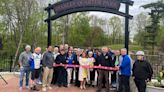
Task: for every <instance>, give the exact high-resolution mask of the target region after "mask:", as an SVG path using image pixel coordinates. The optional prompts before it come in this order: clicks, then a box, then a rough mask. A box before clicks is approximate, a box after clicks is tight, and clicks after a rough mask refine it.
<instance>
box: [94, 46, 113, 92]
mask: <svg viewBox="0 0 164 92" xmlns="http://www.w3.org/2000/svg"><path fill="white" fill-rule="evenodd" d="M98 65H99V66H106V67H114V63H113V61H112V57H111V56H110V55H109V53H108V48H107V47H103V48H102V54H101V56H100V59H99V61H98ZM103 77H105V81H106V92H109V91H110V90H109V71H108V70H103V69H98V89H97V92H101V89H102V80H103Z"/></svg>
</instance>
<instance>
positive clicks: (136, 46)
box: [108, 44, 144, 51]
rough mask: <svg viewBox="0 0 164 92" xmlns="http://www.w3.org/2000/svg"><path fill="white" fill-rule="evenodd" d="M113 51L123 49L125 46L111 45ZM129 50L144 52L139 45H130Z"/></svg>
mask: <svg viewBox="0 0 164 92" xmlns="http://www.w3.org/2000/svg"><path fill="white" fill-rule="evenodd" d="M108 47H110V48H111V49H112V50H118V49H121V48H124V45H123V44H115V45H109V46H108ZM129 50H130V51H138V50H144V49H143V48H142V47H141V46H138V45H129Z"/></svg>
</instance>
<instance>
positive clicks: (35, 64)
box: [30, 47, 42, 91]
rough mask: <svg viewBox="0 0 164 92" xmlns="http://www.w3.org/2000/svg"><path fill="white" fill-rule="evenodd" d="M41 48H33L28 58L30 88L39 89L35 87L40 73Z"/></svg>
mask: <svg viewBox="0 0 164 92" xmlns="http://www.w3.org/2000/svg"><path fill="white" fill-rule="evenodd" d="M40 52H41V48H40V47H37V48H36V49H35V52H34V53H33V54H32V55H33V57H32V58H31V60H30V66H31V71H32V72H31V80H32V86H31V90H35V91H39V89H38V88H37V87H36V82H37V79H38V78H39V75H40V64H41V59H42V55H41V53H40Z"/></svg>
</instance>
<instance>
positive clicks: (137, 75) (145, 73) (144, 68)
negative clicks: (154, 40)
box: [132, 51, 153, 92]
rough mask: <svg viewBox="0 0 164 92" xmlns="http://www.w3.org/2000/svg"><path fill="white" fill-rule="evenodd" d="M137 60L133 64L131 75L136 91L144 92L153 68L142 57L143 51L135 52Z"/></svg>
mask: <svg viewBox="0 0 164 92" xmlns="http://www.w3.org/2000/svg"><path fill="white" fill-rule="evenodd" d="M136 55H137V60H136V61H135V63H134V65H133V69H132V70H133V76H134V81H135V84H136V86H137V89H138V92H146V82H147V81H150V80H151V77H152V74H153V70H152V67H151V65H150V63H149V62H147V61H146V60H145V59H144V52H143V51H138V52H137V53H136Z"/></svg>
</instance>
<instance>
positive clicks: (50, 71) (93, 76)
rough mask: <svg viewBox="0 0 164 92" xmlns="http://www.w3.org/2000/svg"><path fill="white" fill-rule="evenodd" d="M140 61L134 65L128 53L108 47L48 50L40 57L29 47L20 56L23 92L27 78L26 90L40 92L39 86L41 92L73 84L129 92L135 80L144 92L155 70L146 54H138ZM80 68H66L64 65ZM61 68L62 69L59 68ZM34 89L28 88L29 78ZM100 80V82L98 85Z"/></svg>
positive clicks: (97, 90)
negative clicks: (39, 86) (132, 79)
mask: <svg viewBox="0 0 164 92" xmlns="http://www.w3.org/2000/svg"><path fill="white" fill-rule="evenodd" d="M136 55H137V58H136V60H135V62H134V64H133V62H132V59H131V58H130V56H129V55H128V54H127V50H126V49H125V48H122V49H121V50H115V51H112V50H111V49H110V48H108V47H102V48H101V49H95V50H92V49H91V48H87V49H80V48H73V47H72V46H68V44H65V45H60V46H55V47H52V46H48V47H47V48H46V51H45V52H43V53H42V54H41V48H40V47H37V48H35V50H34V52H33V53H32V52H31V46H30V45H26V47H25V51H24V52H22V53H21V54H20V56H19V60H18V61H19V65H20V88H19V89H20V91H21V90H22V87H23V78H24V76H26V84H25V85H26V88H27V89H30V90H35V91H39V90H40V89H39V88H38V87H37V83H38V81H39V82H42V91H47V90H51V89H52V86H51V84H57V85H58V86H59V87H61V86H63V87H69V86H71V84H72V83H74V84H75V86H77V87H80V89H86V85H89V86H93V87H96V92H101V90H102V87H103V85H104V84H105V89H106V92H109V91H110V86H111V85H110V84H114V83H116V84H118V92H130V84H129V83H130V77H131V76H132V77H133V78H134V81H135V84H136V86H137V88H138V91H139V92H145V90H146V82H147V81H150V80H151V77H152V74H153V70H152V68H151V65H150V64H149V62H148V61H147V60H146V59H145V57H144V52H143V51H138V52H137V53H136ZM66 64H67V65H78V66H79V67H69V66H68V67H67V66H65V65H66ZM57 65H59V66H57ZM83 66H99V67H101V66H103V67H113V68H115V69H117V70H118V71H115V70H107V69H99V68H98V69H97V68H96V69H95V68H87V67H83ZM30 74H31V83H30V84H31V85H30V87H29V75H30ZM96 80H97V81H96Z"/></svg>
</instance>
